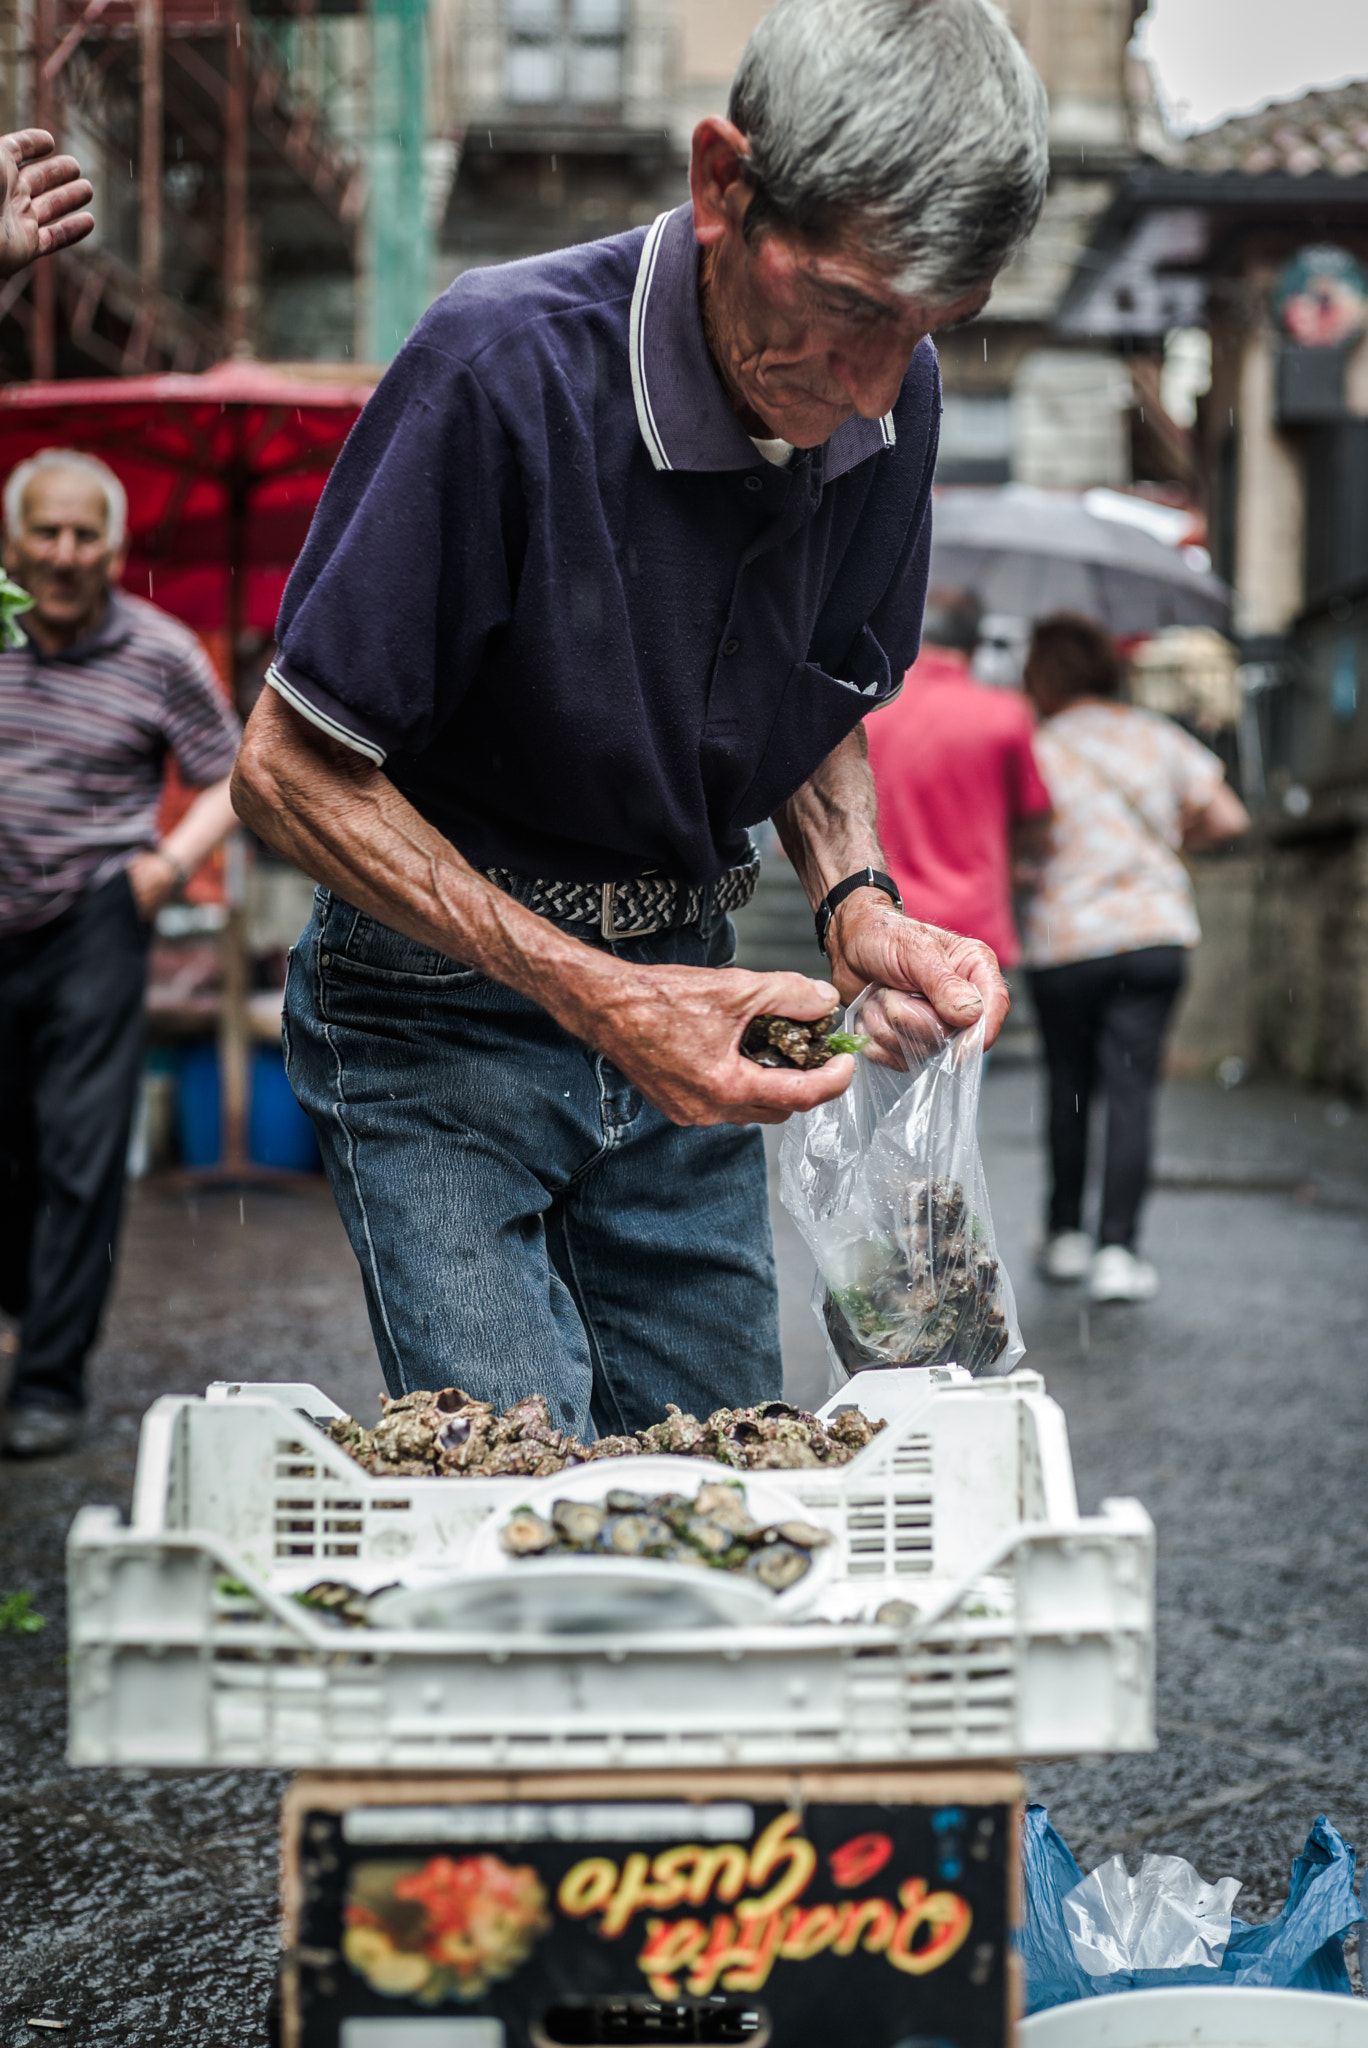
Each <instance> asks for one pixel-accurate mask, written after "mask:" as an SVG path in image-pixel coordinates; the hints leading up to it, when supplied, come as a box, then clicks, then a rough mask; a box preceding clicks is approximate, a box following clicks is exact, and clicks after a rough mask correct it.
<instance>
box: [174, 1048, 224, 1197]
mask: <svg viewBox="0 0 1368 2048" xmlns="http://www.w3.org/2000/svg"><path fill="white" fill-rule="evenodd" d="M221 1099H222V1098H221V1096H220V1093H219V1069H218V1047H217V1045H215V1043H214V1041H213V1039H212V1038H209V1039H201V1040H198V1041H196V1042H195V1043H194V1044H193V1045H182V1046H179V1047H178V1048H177V1051H176V1135H177V1138H178V1139H179V1141H180V1156H181V1165H182V1166H217V1165H218V1163H219V1155H220V1150H221V1145H222V1135H221V1130H220V1103H221Z"/></svg>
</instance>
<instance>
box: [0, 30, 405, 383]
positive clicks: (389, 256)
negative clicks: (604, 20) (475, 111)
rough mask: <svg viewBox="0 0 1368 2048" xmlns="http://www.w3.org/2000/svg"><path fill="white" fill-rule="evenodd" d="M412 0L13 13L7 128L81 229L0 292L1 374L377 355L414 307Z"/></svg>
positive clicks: (1, 54)
mask: <svg viewBox="0 0 1368 2048" xmlns="http://www.w3.org/2000/svg"><path fill="white" fill-rule="evenodd" d="M426 14H427V0H370V5H369V7H368V9H367V8H366V7H365V0H12V4H11V6H10V7H9V8H8V9H7V10H6V11H5V12H4V13H3V15H0V44H3V48H0V62H3V63H4V69H5V74H6V78H7V81H8V87H7V91H8V101H9V104H7V105H6V107H5V109H4V112H5V115H6V116H7V117H8V118H7V125H10V126H14V125H27V124H30V123H31V124H32V125H35V126H38V127H43V128H47V129H50V130H51V131H52V132H53V133H54V134H55V135H56V136H57V138H58V142H59V145H60V146H61V147H63V148H67V149H70V150H72V151H73V152H74V153H75V154H76V155H77V156H78V157H79V158H80V160H81V163H82V168H83V169H85V170H86V171H87V174H88V175H89V176H90V177H91V179H92V182H93V183H94V185H95V191H96V196H95V211H96V217H97V232H96V235H95V237H94V238H92V239H91V240H90V241H89V242H86V243H82V244H80V245H78V246H77V247H76V248H74V249H69V250H66V251H63V252H62V253H61V254H60V255H59V256H58V257H57V258H56V259H55V261H48V262H44V263H40V264H37V265H35V266H34V267H33V268H32V270H30V271H28V272H26V273H23V274H22V275H21V276H19V277H17V278H14V279H12V280H10V282H9V283H8V284H7V285H6V286H5V287H4V288H3V289H2V290H0V374H4V375H8V376H10V377H14V376H25V375H27V376H30V377H36V378H51V377H54V376H71V375H87V376H88V375H90V374H92V373H93V374H101V373H103V374H115V375H129V374H136V373H139V372H148V371H160V370H200V369H204V368H206V367H208V366H209V365H210V364H212V363H214V362H217V361H220V360H223V359H224V358H231V357H238V358H242V357H252V356H260V357H267V358H272V359H287V358H295V359H298V358H308V357H317V358H323V359H337V358H348V357H352V358H355V357H361V358H364V359H367V360H370V361H384V360H387V359H388V358H389V357H390V356H391V355H392V354H393V353H394V351H395V349H396V348H397V347H398V346H399V344H400V343H401V342H402V340H403V338H404V335H405V334H406V333H407V332H408V331H409V329H410V328H411V326H412V325H413V323H414V321H415V320H416V319H417V318H418V317H419V315H420V314H421V312H422V311H423V308H424V307H425V305H426V304H427V300H428V296H429V292H430V285H431V248H432V234H431V226H430V222H429V220H428V216H427V210H426V208H425V205H424V191H423V162H424V145H425V140H426V130H427V125H428V119H429V106H428V101H429V97H430V94H429V90H428V86H429V77H430V72H429V65H428V62H427V22H426Z"/></svg>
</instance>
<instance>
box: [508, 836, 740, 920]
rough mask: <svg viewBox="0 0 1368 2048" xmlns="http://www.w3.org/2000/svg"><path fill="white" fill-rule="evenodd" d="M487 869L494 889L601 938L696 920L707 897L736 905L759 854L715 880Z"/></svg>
mask: <svg viewBox="0 0 1368 2048" xmlns="http://www.w3.org/2000/svg"><path fill="white" fill-rule="evenodd" d="M485 874H486V876H487V877H488V879H489V880H490V881H491V882H492V883H493V884H494V887H495V888H496V889H502V890H503V891H504V893H505V895H507V896H515V897H516V898H517V900H518V902H519V903H522V904H525V905H526V907H527V909H528V910H535V911H536V912H537V913H538V914H539V916H541V917H554V918H555V919H556V920H557V921H558V922H559V923H561V924H595V925H597V926H598V928H599V931H600V933H601V934H602V936H603V937H604V938H605V939H644V938H647V937H649V936H650V934H651V933H652V932H670V931H680V930H682V929H683V928H684V927H685V926H686V925H691V924H697V923H698V921H699V919H700V918H701V917H702V916H703V912H704V906H705V903H707V902H708V901H709V899H710V900H711V904H712V908H713V909H714V910H716V911H730V910H740V909H741V908H742V906H743V905H744V904H747V903H749V902H750V900H751V897H752V896H753V895H754V894H755V884H756V882H757V880H758V879H759V875H760V856H759V854H758V853H757V854H755V855H754V856H753V857H752V859H750V860H749V861H747V862H745V863H744V864H743V865H742V866H741V867H736V868H729V869H728V870H727V872H726V874H725V875H723V876H722V878H721V880H720V881H717V882H689V883H684V882H672V881H671V880H670V877H669V876H668V875H636V876H634V877H633V878H632V880H631V881H630V882H554V881H542V880H534V879H533V878H532V877H530V876H528V875H515V874H513V873H512V872H511V871H510V870H509V869H508V868H486V869H485Z"/></svg>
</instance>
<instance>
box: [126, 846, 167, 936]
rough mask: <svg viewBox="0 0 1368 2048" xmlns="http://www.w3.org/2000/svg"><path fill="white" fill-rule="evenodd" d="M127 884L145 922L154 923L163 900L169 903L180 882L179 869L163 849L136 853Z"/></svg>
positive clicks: (129, 864)
mask: <svg viewBox="0 0 1368 2048" xmlns="http://www.w3.org/2000/svg"><path fill="white" fill-rule="evenodd" d="M127 874H128V886H129V888H130V889H131V890H132V891H133V901H134V904H135V905H136V907H137V912H138V915H139V917H140V918H141V919H142V921H143V923H144V924H151V922H152V920H153V918H154V917H155V916H156V914H157V912H158V911H159V910H160V909H161V907H162V905H163V903H169V902H170V901H171V898H172V897H173V896H174V895H175V893H176V890H177V887H178V886H179V883H180V870H179V868H177V866H176V864H175V862H174V861H173V860H170V859H169V858H168V857H167V855H166V854H164V853H156V852H153V851H149V852H147V853H139V854H135V855H134V857H133V859H132V860H131V861H130V862H129V863H128V868H127Z"/></svg>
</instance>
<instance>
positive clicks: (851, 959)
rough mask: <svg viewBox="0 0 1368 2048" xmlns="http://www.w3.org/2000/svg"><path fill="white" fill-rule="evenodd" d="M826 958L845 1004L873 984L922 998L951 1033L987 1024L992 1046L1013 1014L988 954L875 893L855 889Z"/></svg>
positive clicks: (841, 910) (834, 926) (835, 924)
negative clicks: (917, 917)
mask: <svg viewBox="0 0 1368 2048" xmlns="http://www.w3.org/2000/svg"><path fill="white" fill-rule="evenodd" d="M827 956H828V958H829V960H830V962H831V978H832V980H833V981H834V982H835V984H836V987H837V989H838V990H839V992H840V995H841V1000H842V1001H843V1002H847V1003H849V1002H852V1001H853V1000H854V998H855V997H856V996H857V995H858V994H859V993H860V990H861V989H862V988H865V987H867V986H868V985H869V984H870V983H871V982H872V983H873V984H874V985H875V987H877V988H885V989H895V990H900V991H903V992H905V993H908V994H912V995H918V996H924V997H925V999H926V1001H927V1002H928V1003H929V1004H930V1006H931V1008H932V1009H933V1010H934V1011H935V1013H936V1015H937V1017H938V1018H939V1019H940V1021H941V1023H942V1024H946V1025H948V1026H949V1027H950V1029H951V1030H952V1031H963V1030H965V1029H966V1028H967V1027H968V1026H969V1025H971V1024H977V1022H978V1020H979V1018H980V1017H983V1019H984V1023H985V1042H986V1044H988V1045H991V1044H992V1043H993V1040H994V1039H995V1038H996V1037H997V1035H998V1032H999V1031H1000V1030H1001V1029H1002V1023H1003V1019H1004V1018H1005V1017H1006V1015H1007V1012H1008V1010H1009V1009H1010V1008H1011V997H1010V996H1009V995H1008V993H1007V984H1006V982H1005V981H1004V980H1003V978H1002V974H1001V972H1000V970H999V968H998V964H997V956H996V955H995V954H994V953H993V951H992V949H991V947H988V946H985V945H983V944H982V943H981V941H979V940H978V939H963V938H961V937H960V936H959V934H958V933H957V932H944V931H941V929H940V928H939V926H938V925H933V924H919V923H918V922H917V920H916V919H915V918H912V917H904V916H903V915H902V913H901V912H900V911H898V910H895V909H894V907H893V905H892V904H891V903H890V902H889V900H888V898H887V897H886V896H885V895H883V894H882V892H881V891H879V890H876V889H858V890H856V892H855V894H854V895H853V896H848V897H847V898H846V900H845V902H844V903H842V904H841V905H840V906H839V907H838V909H837V911H836V915H835V917H833V919H832V920H831V927H830V930H829V931H828V933H827Z"/></svg>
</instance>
